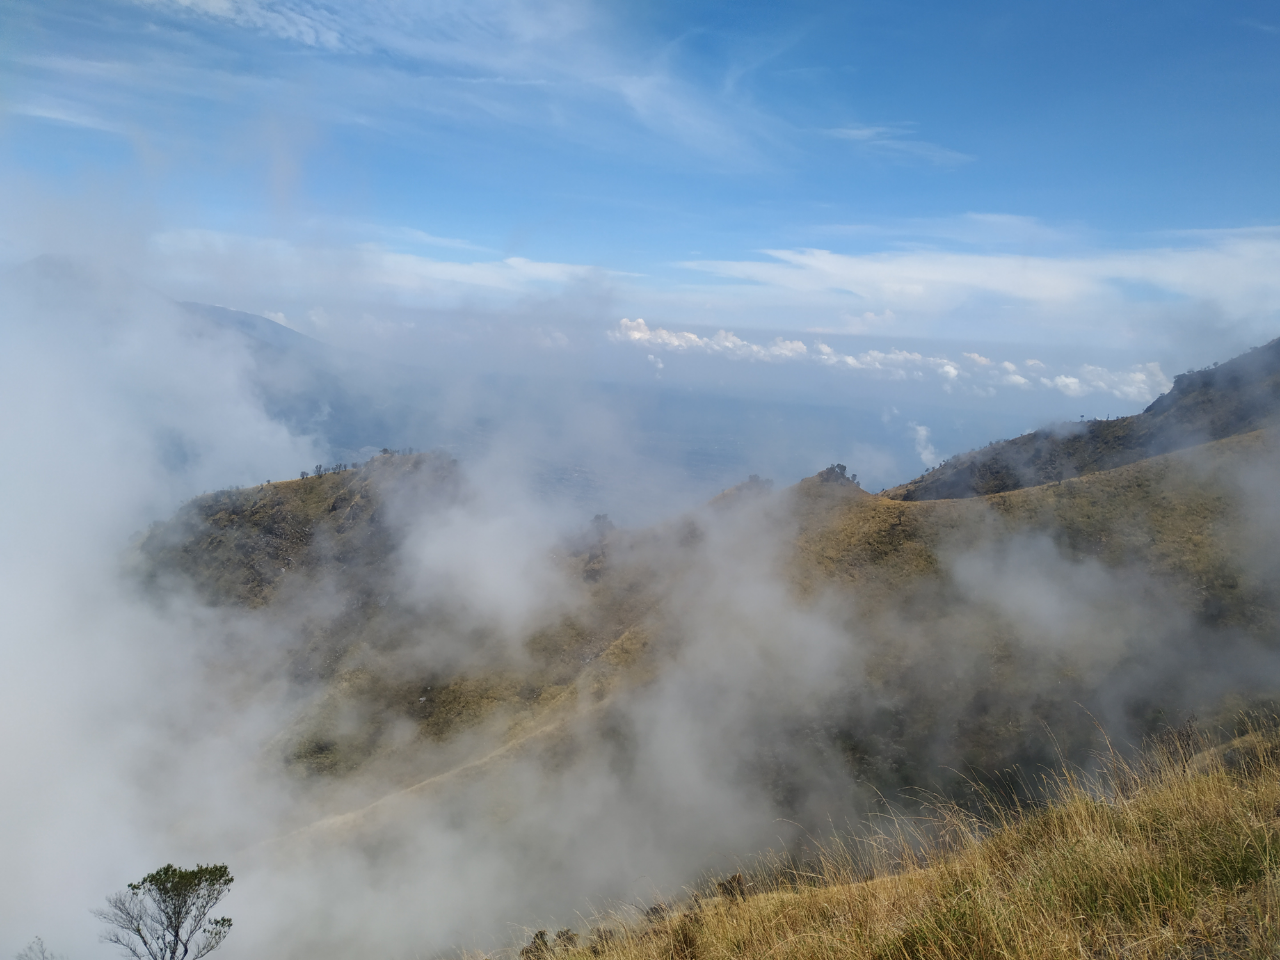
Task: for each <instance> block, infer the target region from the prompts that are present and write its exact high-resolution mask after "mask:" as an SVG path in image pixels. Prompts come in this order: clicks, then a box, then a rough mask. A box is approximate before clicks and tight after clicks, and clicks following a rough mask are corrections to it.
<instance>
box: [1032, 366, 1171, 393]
mask: <svg viewBox="0 0 1280 960" xmlns="http://www.w3.org/2000/svg"><path fill="white" fill-rule="evenodd" d="M1018 379H1019V380H1021V379H1022V378H1021V377H1019V378H1018ZM1024 382H1025V381H1024ZM1040 382H1041V383H1042V384H1044V385H1045V386H1046V387H1052V388H1053V389H1055V390H1061V391H1062V392H1063V393H1065V394H1066V395H1067V396H1069V397H1084V396H1088V395H1089V394H1091V393H1109V394H1111V395H1112V396H1115V397H1119V398H1120V399H1121V400H1132V401H1136V402H1139V403H1148V402H1150V401H1151V400H1154V399H1155V398H1156V397H1157V396H1159V395H1160V394H1162V393H1165V392H1167V391H1168V390H1169V388H1170V387H1172V386H1173V381H1171V380H1170V379H1169V378H1168V377H1166V376H1165V375H1164V371H1163V370H1161V369H1160V364H1158V363H1144V364H1139V365H1137V366H1135V367H1133V368H1132V369H1131V370H1125V371H1119V372H1117V371H1112V370H1107V369H1105V368H1104V367H1095V366H1090V365H1088V364H1086V365H1084V366H1083V367H1081V368H1080V370H1079V375H1078V376H1071V375H1069V374H1059V375H1058V376H1056V377H1053V378H1052V379H1050V378H1049V377H1041V378H1040Z"/></svg>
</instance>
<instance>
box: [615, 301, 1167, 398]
mask: <svg viewBox="0 0 1280 960" xmlns="http://www.w3.org/2000/svg"><path fill="white" fill-rule="evenodd" d="M609 338H610V339H611V340H612V341H614V342H615V343H621V344H634V345H636V346H641V347H645V348H647V349H649V350H669V351H673V352H676V353H686V352H699V353H705V354H710V355H715V356H721V357H725V358H727V359H731V360H766V361H775V362H784V361H802V362H808V363H818V364H821V365H823V366H826V367H830V368H834V369H840V370H850V371H859V372H864V373H874V374H878V375H880V376H883V377H886V378H888V379H892V380H905V379H907V378H908V377H921V376H923V374H924V373H926V372H927V373H931V374H933V375H934V376H936V377H937V378H938V380H939V381H940V382H941V383H942V386H943V389H946V390H950V389H951V388H952V387H953V385H959V384H964V385H965V387H966V389H968V390H970V391H971V392H974V393H977V394H980V395H983V396H990V395H992V394H993V393H994V388H995V387H997V386H1004V387H1016V388H1019V389H1023V390H1026V389H1030V388H1032V387H1033V386H1035V385H1036V383H1037V382H1038V383H1039V385H1040V386H1042V387H1044V388H1048V389H1052V390H1057V391H1060V392H1062V393H1065V394H1066V395H1067V396H1069V397H1082V396H1086V395H1088V394H1091V393H1109V394H1111V395H1112V396H1115V397H1118V398H1120V399H1122V400H1128V401H1132V402H1136V403H1148V402H1150V401H1151V400H1153V399H1155V397H1156V396H1158V395H1159V394H1161V393H1164V392H1166V391H1167V390H1168V389H1169V388H1170V386H1172V384H1171V382H1170V380H1169V378H1168V377H1166V376H1165V375H1164V372H1163V371H1162V370H1161V369H1160V364H1159V363H1155V362H1152V363H1145V364H1138V365H1136V366H1134V367H1133V368H1131V369H1130V370H1126V371H1112V370H1108V369H1107V368H1105V367H1100V366H1093V365H1089V364H1086V365H1084V366H1082V367H1080V368H1079V369H1077V370H1072V371H1064V372H1063V373H1060V374H1057V375H1056V376H1052V377H1050V376H1040V377H1038V379H1037V381H1033V380H1031V379H1030V378H1028V377H1024V376H1023V375H1022V374H1020V373H1019V372H1018V365H1017V364H1015V363H1013V362H1012V361H1009V360H1004V361H999V362H997V361H995V360H992V359H991V358H990V357H984V356H983V355H982V354H979V353H975V352H971V351H969V352H962V353H961V354H960V356H961V357H963V358H964V360H965V361H968V363H969V364H970V367H969V368H966V367H965V364H964V362H963V361H956V360H952V359H950V358H948V357H945V356H932V355H929V354H926V353H921V352H918V351H914V350H901V349H892V350H865V351H862V352H860V353H843V352H841V351H839V350H836V349H834V348H833V347H831V346H829V345H828V344H826V343H824V342H823V341H821V340H815V341H813V345H812V347H810V346H808V345H806V344H805V343H804V342H803V341H801V340H784V339H782V338H781V337H778V338H775V339H774V340H773V341H772V342H770V343H768V344H758V343H752V342H750V341H748V340H744V339H742V338H741V337H739V336H738V335H737V334H734V333H731V332H729V331H727V330H719V331H717V332H716V333H715V334H713V335H711V336H702V335H701V334H698V333H695V332H693V331H688V330H668V329H666V328H665V327H650V326H649V325H648V324H647V323H645V321H643V320H627V319H624V320H620V321H619V322H618V326H617V327H616V328H614V329H613V330H611V331H609ZM649 359H650V361H651V362H653V360H654V355H653V354H649ZM1024 362H1025V364H1026V366H1028V367H1034V368H1036V369H1041V370H1042V369H1044V368H1045V365H1044V364H1043V363H1041V362H1040V361H1039V360H1027V361H1024Z"/></svg>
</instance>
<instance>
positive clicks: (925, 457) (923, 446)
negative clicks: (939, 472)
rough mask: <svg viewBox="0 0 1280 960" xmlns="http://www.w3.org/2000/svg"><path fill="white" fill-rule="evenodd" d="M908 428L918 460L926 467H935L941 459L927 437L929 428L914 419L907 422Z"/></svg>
mask: <svg viewBox="0 0 1280 960" xmlns="http://www.w3.org/2000/svg"><path fill="white" fill-rule="evenodd" d="M907 426H908V428H910V436H911V439H912V440H914V441H915V445H916V453H917V454H919V455H920V462H921V463H923V464H924V465H925V466H926V467H936V466H937V465H938V463H939V462H940V461H941V460H942V458H941V457H939V456H938V451H937V450H935V449H934V446H933V443H932V442H931V441H930V439H929V428H928V427H926V426H924V425H923V424H920V423H915V422H914V421H913V422H911V423H909V424H907Z"/></svg>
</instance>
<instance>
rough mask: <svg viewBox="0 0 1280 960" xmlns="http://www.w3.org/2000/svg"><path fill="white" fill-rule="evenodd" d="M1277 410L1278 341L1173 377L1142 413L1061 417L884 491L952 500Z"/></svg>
mask: <svg viewBox="0 0 1280 960" xmlns="http://www.w3.org/2000/svg"><path fill="white" fill-rule="evenodd" d="M1278 415H1280V340H1273V341H1271V342H1270V343H1268V344H1266V345H1265V346H1262V347H1257V348H1255V349H1253V350H1251V351H1250V352H1248V353H1245V354H1241V355H1240V356H1238V357H1236V358H1234V359H1232V360H1228V361H1227V362H1226V363H1223V364H1215V365H1214V366H1212V367H1209V368H1206V369H1204V370H1199V371H1188V372H1187V373H1184V374H1181V375H1179V376H1177V377H1175V378H1174V381H1173V388H1172V389H1171V390H1170V391H1169V392H1168V393H1167V394H1164V395H1163V396H1161V397H1159V398H1158V399H1157V400H1155V402H1153V403H1152V404H1151V405H1150V406H1149V407H1147V409H1146V410H1144V411H1143V412H1142V413H1140V414H1137V415H1136V416H1132V417H1120V418H1119V419H1116V420H1091V421H1089V422H1087V423H1064V424H1059V425H1058V426H1056V427H1050V428H1046V429H1043V430H1037V431H1035V432H1034V433H1029V434H1026V435H1024V436H1021V437H1017V438H1015V439H1013V440H1001V441H996V442H994V443H991V444H988V445H987V446H986V447H984V448H983V449H981V450H972V451H970V452H968V453H964V454H960V455H959V456H955V457H951V458H950V459H948V460H946V461H945V462H944V463H942V464H941V465H939V466H938V467H937V468H935V469H934V470H931V471H930V472H928V473H926V474H924V475H923V476H921V477H917V478H916V479H915V480H912V481H910V482H909V483H905V484H903V485H901V486H898V487H894V488H893V489H891V490H887V491H885V494H884V495H885V496H887V497H889V498H891V499H894V500H950V499H956V498H962V497H976V496H984V495H988V494H993V493H1005V492H1007V491H1010V490H1018V489H1021V488H1023V487H1030V486H1036V485H1038V484H1045V483H1055V482H1058V481H1060V480H1063V479H1068V478H1071V477H1077V476H1084V475H1086V474H1090V473H1095V472H1097V471H1099V470H1109V469H1112V468H1114V467H1118V466H1122V465H1123V464H1126V463H1132V462H1134V461H1135V460H1141V459H1143V458H1145V457H1150V456H1154V455H1157V454H1161V453H1168V452H1170V451H1173V450H1178V449H1182V448H1184V447H1190V446H1194V445H1196V444H1199V443H1204V442H1206V441H1209V440H1221V439H1223V438H1225V437H1230V436H1234V435H1236V434H1240V433H1248V432H1250V431H1253V430H1257V429H1259V428H1261V427H1264V426H1267V425H1269V424H1273V423H1275V422H1276V419H1277V416H1278Z"/></svg>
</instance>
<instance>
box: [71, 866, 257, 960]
mask: <svg viewBox="0 0 1280 960" xmlns="http://www.w3.org/2000/svg"><path fill="white" fill-rule="evenodd" d="M234 879H235V878H234V877H232V876H231V872H230V871H229V870H228V869H227V867H226V864H209V865H208V866H202V865H200V864H197V865H196V866H195V868H194V869H192V870H185V869H183V868H182V867H175V866H174V865H173V864H171V863H170V864H166V865H165V866H163V867H161V868H160V869H159V870H156V871H155V872H154V873H149V874H147V875H146V876H145V877H143V878H142V879H141V880H140V881H139V882H137V883H131V884H129V889H128V890H123V891H121V892H120V893H113V894H112V895H111V896H109V897H107V909H106V910H95V911H94V913H95V915H96V916H97V917H98V919H100V920H102V921H103V922H104V923H106V924H107V925H108V926H109V927H111V928H113V929H110V930H108V931H107V932H106V933H104V934H103V935H102V940H103V942H104V943H114V944H116V945H117V946H120V947H123V948H124V949H125V951H126V952H127V953H128V955H129V956H131V957H134V958H135V960H199V958H200V957H203V956H205V955H206V954H208V953H209V952H210V951H212V950H213V949H215V948H216V947H217V946H218V945H219V944H220V943H222V941H223V940H224V939H226V936H227V934H228V933H229V932H230V931H231V920H230V918H228V917H219V918H217V919H209V913H210V912H211V911H212V910H213V908H214V907H216V906H217V905H218V901H220V900H221V899H222V898H223V897H224V896H226V894H227V890H228V889H229V888H230V886H231V883H232V881H233V880H234Z"/></svg>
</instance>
